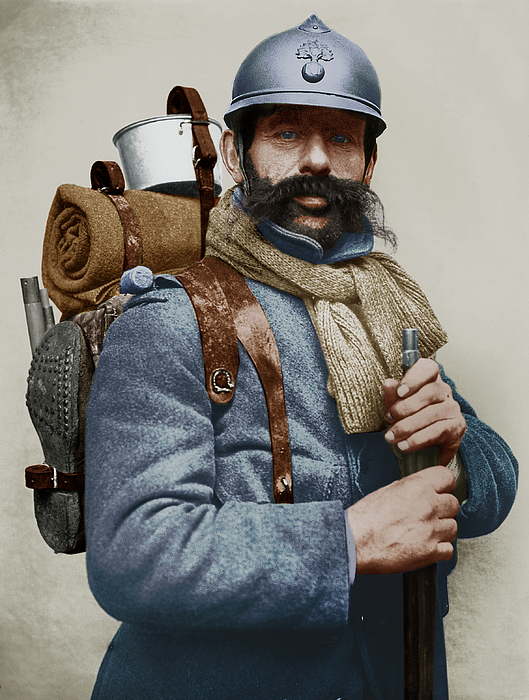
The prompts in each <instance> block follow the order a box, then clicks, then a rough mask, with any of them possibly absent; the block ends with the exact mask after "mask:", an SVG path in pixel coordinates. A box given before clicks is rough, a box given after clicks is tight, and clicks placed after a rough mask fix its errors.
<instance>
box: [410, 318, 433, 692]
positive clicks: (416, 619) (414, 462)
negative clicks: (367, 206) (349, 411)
mask: <svg viewBox="0 0 529 700" xmlns="http://www.w3.org/2000/svg"><path fill="white" fill-rule="evenodd" d="M419 357H420V355H419V332H418V331H417V329H415V328H405V329H404V330H403V331H402V371H403V373H404V374H405V373H406V372H407V371H408V369H410V367H412V366H413V365H414V364H415V362H417V360H418V359H419ZM438 460H439V450H438V448H437V447H433V448H426V449H424V450H419V451H418V452H410V453H408V454H405V453H402V455H401V466H402V472H403V476H408V475H410V474H414V473H415V472H418V471H421V470H422V469H426V468H428V467H433V466H435V465H436V464H438ZM436 577H437V565H436V564H432V565H431V566H426V567H425V568H423V569H418V570H417V571H410V572H407V573H405V574H403V576H402V587H403V614H404V639H403V643H404V700H432V699H433V675H434V639H435V603H436Z"/></svg>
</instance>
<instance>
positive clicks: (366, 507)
mask: <svg viewBox="0 0 529 700" xmlns="http://www.w3.org/2000/svg"><path fill="white" fill-rule="evenodd" d="M454 485H455V479H454V476H453V474H452V473H451V472H450V470H449V469H447V468H446V467H431V468H429V469H425V470H424V471H422V472H419V473H417V474H412V475H411V476H407V477H405V478H403V479H400V480H399V481H396V482H393V483H391V484H389V485H388V486H385V487H383V488H381V489H379V490H378V491H374V492H373V493H371V494H369V495H367V496H365V497H364V498H363V499H361V500H360V501H357V502H356V503H355V504H354V505H352V506H350V507H349V508H348V513H347V517H348V519H349V524H350V526H351V530H352V532H353V536H354V538H355V545H356V554H357V562H356V563H357V573H359V574H384V573H398V572H403V571H411V570H413V569H418V568H421V567H422V566H426V565H427V564H433V563H434V562H436V561H440V560H442V559H450V557H451V556H452V554H453V547H452V542H453V540H455V538H456V536H457V523H456V521H455V519H454V518H455V516H456V515H457V513H458V511H459V503H458V501H457V499H456V498H455V497H454V496H453V495H452V493H451V491H452V489H453V488H454Z"/></svg>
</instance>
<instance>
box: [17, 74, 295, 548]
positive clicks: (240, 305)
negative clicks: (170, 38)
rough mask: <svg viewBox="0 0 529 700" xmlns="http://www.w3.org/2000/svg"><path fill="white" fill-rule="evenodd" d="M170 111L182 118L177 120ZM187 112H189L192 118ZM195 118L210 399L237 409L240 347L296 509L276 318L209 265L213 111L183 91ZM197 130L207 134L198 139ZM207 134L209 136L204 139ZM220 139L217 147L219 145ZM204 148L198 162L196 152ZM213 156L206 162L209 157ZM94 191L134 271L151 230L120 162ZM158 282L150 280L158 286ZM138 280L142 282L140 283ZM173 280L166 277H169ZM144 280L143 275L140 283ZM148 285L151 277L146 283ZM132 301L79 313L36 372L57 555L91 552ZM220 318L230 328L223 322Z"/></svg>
mask: <svg viewBox="0 0 529 700" xmlns="http://www.w3.org/2000/svg"><path fill="white" fill-rule="evenodd" d="M170 110H173V111H172V112H170ZM183 110H186V111H185V112H183ZM188 112H190V113H191V114H192V118H193V122H194V121H197V122H199V123H198V124H193V134H194V141H195V142H196V143H195V146H196V148H195V160H194V165H195V171H196V174H197V183H198V187H199V195H200V203H201V207H200V215H201V251H200V260H199V261H197V262H195V264H193V265H192V266H190V267H188V268H187V269H186V270H184V271H183V272H181V273H179V274H178V275H176V277H177V279H178V280H179V281H180V283H181V284H182V285H183V286H184V288H185V290H186V292H187V293H188V295H189V297H190V300H191V303H192V305H193V309H194V311H195V315H196V317H197V322H198V325H199V328H200V336H201V339H202V348H203V355H204V369H205V383H206V390H207V392H208V395H209V397H210V399H211V400H212V401H213V402H215V403H222V404H226V403H229V402H230V401H231V400H232V398H233V396H234V393H235V387H236V379H237V369H238V365H239V350H238V344H237V340H239V341H240V342H241V343H242V345H243V346H244V348H245V349H246V351H247V352H248V354H249V355H250V357H251V359H252V361H253V363H254V365H255V367H256V369H257V372H258V374H259V378H260V380H261V383H262V385H263V389H264V392H265V397H266V403H267V409H268V416H269V425H270V435H271V451H272V465H273V489H274V500H275V502H276V503H292V502H293V485H292V473H291V463H290V449H289V440H288V425H287V417H286V407H285V399H284V389H283V380H282V374H281V366H280V360H279V352H278V350H277V346H276V343H275V339H274V336H273V333H272V330H271V329H270V326H269V324H268V321H267V319H266V316H265V314H264V312H263V310H262V308H261V306H260V304H259V303H258V301H257V300H256V299H255V297H254V295H253V294H252V292H251V291H250V289H249V287H248V286H247V285H246V282H245V281H244V278H243V277H242V275H240V274H239V273H238V272H236V271H235V270H233V269H232V268H231V267H230V266H228V265H226V264H225V263H223V262H221V261H219V260H214V259H212V258H204V250H205V233H206V228H207V222H208V217H209V211H210V209H211V206H212V205H213V203H214V194H213V193H214V189H213V165H214V162H215V160H214V158H212V157H211V148H213V153H214V147H213V146H212V144H211V146H208V144H207V143H206V145H204V144H201V141H200V140H201V139H203V137H204V132H205V133H206V134H207V136H208V137H209V132H208V131H207V113H206V112H205V109H204V107H203V105H202V101H201V100H200V97H199V96H198V93H197V92H196V90H194V89H193V88H182V87H179V86H177V87H176V88H174V89H173V90H172V91H171V93H170V95H169V99H168V113H188ZM195 130H198V132H199V135H198V136H197V135H196V133H195ZM200 130H202V135H201V134H200ZM210 140H211V139H210ZM197 149H198V156H197V154H196V152H197ZM201 154H205V156H204V157H203V156H201ZM91 181H92V189H93V190H97V191H98V192H100V193H101V196H106V197H108V198H109V199H110V200H111V201H112V203H113V204H114V206H115V207H116V210H117V212H118V214H119V217H120V221H121V225H122V228H123V237H124V265H123V267H124V271H127V270H128V273H127V274H128V279H129V289H131V291H142V290H144V289H146V288H148V286H149V283H150V282H151V281H152V274H150V271H147V273H148V274H147V280H148V282H147V283H144V284H143V286H141V285H140V286H139V287H138V286H137V285H136V287H135V286H134V284H132V288H131V287H130V279H131V273H132V277H134V274H133V273H134V272H135V271H136V270H138V271H139V272H140V273H141V272H142V271H143V272H144V271H145V269H146V268H142V267H137V266H138V265H139V263H140V262H141V231H140V226H139V224H138V220H137V217H136V216H135V214H134V211H133V210H132V208H131V207H130V205H129V204H128V202H127V200H126V199H125V198H124V197H123V192H124V178H123V175H122V173H121V169H120V168H119V166H118V165H117V163H114V162H112V161H97V162H96V163H94V165H93V167H92V172H91ZM149 274H150V279H149ZM136 277H138V276H136ZM162 277H163V275H162ZM139 278H142V275H141V274H140V275H139ZM143 279H145V275H144V276H143ZM130 297H131V294H117V295H113V296H111V297H110V298H109V299H106V300H104V301H103V302H102V303H101V304H100V305H99V306H98V307H97V308H96V309H92V310H89V311H84V312H82V313H78V314H74V315H72V316H70V317H68V318H66V319H65V320H63V321H61V322H60V323H58V324H56V325H54V326H52V327H51V328H50V329H49V330H48V331H47V332H46V333H45V335H44V337H43V338H42V340H41V341H40V343H38V345H37V346H36V348H35V351H34V355H33V359H32V362H31V366H30V370H29V374H28V390H27V395H26V404H27V407H28V410H29V414H30V417H31V420H32V422H33V425H34V427H35V429H36V431H37V434H38V437H39V440H40V442H41V446H42V449H43V452H44V461H43V462H41V463H40V464H35V465H32V466H29V467H27V468H26V486H27V487H28V488H30V489H32V490H33V491H34V509H35V517H36V520H37V525H38V528H39V530H40V533H41V535H42V537H43V538H44V540H45V541H46V543H47V544H48V545H49V546H50V547H51V548H52V549H53V551H54V552H56V553H65V554H75V553H78V552H83V551H85V549H86V538H85V527H84V424H85V418H86V405H87V401H88V395H89V391H90V385H91V382H92V378H93V375H94V371H95V369H96V366H97V362H98V360H99V355H100V353H101V348H102V345H103V341H104V337H105V334H106V332H107V330H108V328H109V327H110V325H111V324H112V323H113V322H114V321H115V320H116V318H118V317H119V316H120V314H121V313H122V311H123V307H124V305H125V303H126V302H127V300H128V299H129V298H130ZM219 319H221V320H222V322H220V323H219Z"/></svg>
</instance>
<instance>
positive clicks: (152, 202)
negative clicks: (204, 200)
mask: <svg viewBox="0 0 529 700" xmlns="http://www.w3.org/2000/svg"><path fill="white" fill-rule="evenodd" d="M123 196H124V197H125V199H126V200H127V201H128V202H129V204H130V205H131V207H132V209H133V210H134V212H135V214H136V216H137V218H138V221H139V224H140V229H141V233H142V240H143V264H144V265H146V266H147V267H149V268H150V269H151V270H152V271H153V272H154V273H162V272H166V271H168V270H171V271H172V272H175V271H180V270H183V269H184V268H186V267H188V266H189V265H191V264H192V263H193V262H194V261H195V260H198V258H199V257H200V203H199V200H198V199H196V198H192V197H174V196H172V195H166V194H159V193H158V192H145V191H142V190H126V191H125V192H124V195H123ZM123 256H124V243H123V230H122V227H121V222H120V219H119V216H118V213H117V210H116V208H115V206H114V205H113V204H112V202H111V201H110V200H109V199H108V197H106V196H105V195H104V194H101V193H100V192H96V191H95V190H91V189H88V188H86V187H80V186H78V185H61V186H60V187H59V188H58V189H57V192H56V193H55V197H54V199H53V202H52V205H51V209H50V213H49V216H48V221H47V224H46V232H45V235H44V245H43V252H42V281H43V283H44V286H45V287H46V288H47V290H48V294H49V296H50V298H51V299H52V300H53V302H54V303H55V304H56V305H57V307H58V308H59V309H60V311H61V312H62V314H63V318H67V317H68V316H72V315H73V314H76V313H80V312H81V311H88V310H90V309H94V308H96V307H97V306H98V304H100V303H101V302H103V301H105V300H106V299H109V298H110V297H111V296H113V295H114V294H117V293H118V291H119V282H120V278H121V275H122V273H123Z"/></svg>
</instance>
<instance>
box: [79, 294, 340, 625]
mask: <svg viewBox="0 0 529 700" xmlns="http://www.w3.org/2000/svg"><path fill="white" fill-rule="evenodd" d="M214 431H215V425H214V422H213V421H212V407H211V403H210V399H209V397H208V395H207V393H206V390H205V386H204V370H203V361H202V351H201V344H200V337H199V331H198V328H197V325H196V321H195V317H194V314H193V311H192V309H191V306H190V303H189V301H188V299H187V296H186V294H185V292H184V291H183V290H181V289H175V290H164V291H155V292H150V293H148V294H147V295H145V296H144V297H143V298H141V299H138V300H136V301H135V303H134V304H132V306H131V308H129V309H127V310H126V311H125V313H124V314H123V315H122V316H121V317H120V318H119V319H118V320H117V321H116V322H115V323H114V324H113V325H112V327H111V328H110V329H109V332H108V334H107V338H106V339H105V344H104V348H103V352H102V354H101V358H100V360H99V364H98V368H97V371H96V374H95V377H94V382H93V385H92V390H91V395H90V400H89V405H88V411H87V430H86V524H87V567H88V577H89V583H90V587H91V589H92V592H93V594H94V596H95V597H96V599H97V600H98V602H99V603H100V605H101V606H102V607H103V608H104V609H105V610H106V611H107V612H108V613H109V614H110V615H112V616H113V617H115V618H117V619H119V620H122V621H125V622H129V623H137V624H142V625H147V626H149V625H152V626H156V627H162V628H167V629H171V630H178V631H182V630H209V629H227V630H228V629H231V630H252V629H259V630H266V629H299V630H314V631H317V630H320V631H321V630H325V629H329V630H332V629H334V630H336V629H337V628H340V627H342V626H343V625H345V624H346V621H347V615H348V605H349V602H348V601H349V575H348V560H347V547H346V535H345V523H344V516H343V506H342V504H341V503H339V502H315V503H300V504H295V505H276V504H273V503H260V504H257V503H249V502H241V501H229V502H226V503H225V504H223V505H222V504H221V503H220V501H219V500H218V499H217V498H216V496H215V432H214ZM249 439H251V436H249Z"/></svg>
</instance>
